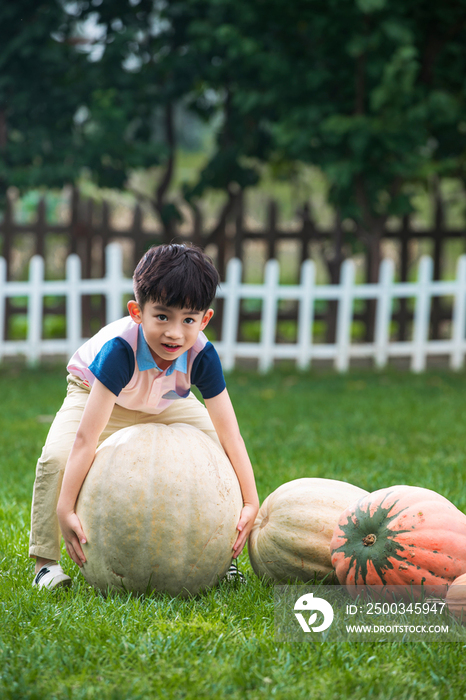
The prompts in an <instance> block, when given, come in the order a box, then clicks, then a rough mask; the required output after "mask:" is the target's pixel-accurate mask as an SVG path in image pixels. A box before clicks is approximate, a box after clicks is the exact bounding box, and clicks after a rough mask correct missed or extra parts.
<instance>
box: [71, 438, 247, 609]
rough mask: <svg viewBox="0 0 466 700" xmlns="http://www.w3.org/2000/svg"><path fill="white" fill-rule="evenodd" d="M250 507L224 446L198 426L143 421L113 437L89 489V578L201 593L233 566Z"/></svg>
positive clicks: (102, 586)
mask: <svg viewBox="0 0 466 700" xmlns="http://www.w3.org/2000/svg"><path fill="white" fill-rule="evenodd" d="M241 506H242V499H241V491H240V487H239V483H238V480H237V477H236V474H235V472H234V470H233V467H232V466H231V463H230V461H229V460H228V458H227V457H226V455H225V453H224V452H223V450H222V449H221V448H220V447H219V446H218V445H217V444H216V443H215V442H214V441H213V440H212V439H211V438H209V437H208V436H207V435H205V434H204V433H202V432H201V431H200V430H197V429H196V428H192V427H190V426H187V425H182V424H177V425H174V426H166V425H155V424H147V425H136V426H132V427H129V428H124V429H123V430H120V431H118V432H117V433H115V434H114V435H112V436H111V437H109V438H107V440H105V441H104V442H103V443H102V445H101V446H100V447H99V448H98V450H97V453H96V457H95V460H94V462H93V464H92V467H91V469H90V471H89V473H88V475H87V477H86V479H85V481H84V484H83V486H82V489H81V492H80V495H79V499H78V503H77V514H78V517H79V518H80V520H81V523H82V526H83V529H84V532H85V533H86V536H87V539H88V544H86V545H84V546H83V550H84V552H85V555H86V558H87V562H86V564H85V565H84V566H83V568H82V572H83V574H84V577H85V579H86V580H87V581H88V582H89V583H90V584H92V585H93V586H95V587H96V588H97V589H99V590H101V591H106V590H107V589H108V588H109V587H110V588H116V589H120V590H128V591H134V592H136V593H146V592H149V591H151V590H156V591H163V592H167V593H169V594H171V595H173V596H176V595H178V594H182V595H183V594H188V593H190V594H196V593H198V592H199V591H201V590H204V589H206V588H209V587H210V586H213V585H214V584H216V583H217V582H218V580H219V579H221V578H222V577H223V576H224V574H225V573H226V571H227V569H228V567H229V565H230V562H231V558H232V546H233V543H234V541H235V539H236V536H237V531H236V525H237V523H238V519H239V516H240V511H241Z"/></svg>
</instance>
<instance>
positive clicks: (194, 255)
mask: <svg viewBox="0 0 466 700" xmlns="http://www.w3.org/2000/svg"><path fill="white" fill-rule="evenodd" d="M219 281H220V280H219V275H218V272H217V270H216V269H215V266H214V264H213V262H212V260H211V259H210V258H209V257H208V256H207V255H206V254H205V253H204V251H203V250H201V248H198V247H197V246H194V245H184V244H178V243H170V244H167V245H159V246H153V247H152V248H149V250H148V251H147V253H146V254H145V255H144V256H143V257H142V258H141V260H140V261H139V263H138V265H137V267H136V269H135V271H134V275H133V287H134V294H135V296H136V301H137V303H138V304H139V305H140V306H141V308H142V307H143V306H144V305H145V303H146V302H148V301H152V302H161V303H163V304H165V305H166V306H174V307H177V308H180V309H181V308H188V309H191V310H192V311H205V310H206V309H208V308H209V306H210V305H211V303H212V301H213V299H214V297H215V293H216V291H217V287H218V285H219Z"/></svg>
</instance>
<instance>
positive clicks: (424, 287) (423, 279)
mask: <svg viewBox="0 0 466 700" xmlns="http://www.w3.org/2000/svg"><path fill="white" fill-rule="evenodd" d="M432 269H433V265H432V258H429V257H427V256H425V255H423V256H422V258H421V260H420V263H419V279H418V293H417V295H416V308H415V309H414V331H413V345H414V348H413V355H412V358H411V369H412V370H413V372H422V371H423V370H425V368H426V342H427V340H428V337H429V318H430V306H431V296H430V295H429V292H430V290H429V285H430V283H431V282H432Z"/></svg>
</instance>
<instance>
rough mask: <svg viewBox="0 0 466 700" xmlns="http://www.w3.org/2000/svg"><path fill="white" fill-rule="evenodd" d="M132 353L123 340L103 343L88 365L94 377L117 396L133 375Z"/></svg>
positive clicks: (117, 339)
mask: <svg viewBox="0 0 466 700" xmlns="http://www.w3.org/2000/svg"><path fill="white" fill-rule="evenodd" d="M134 367H135V362H134V352H133V349H132V347H131V345H130V344H129V343H128V342H127V341H126V340H124V339H123V338H112V339H111V340H109V341H108V342H106V343H105V345H103V346H102V347H101V349H100V350H99V352H98V353H97V355H96V356H95V357H94V359H93V360H92V362H91V364H90V365H89V369H90V370H91V372H92V374H93V375H94V377H97V379H98V380H99V381H100V382H102V384H103V385H104V386H106V387H107V389H110V391H111V392H112V394H115V396H118V395H119V393H120V391H121V390H122V389H123V388H124V387H125V386H126V385H127V384H128V383H129V381H130V379H131V377H132V376H133V374H134Z"/></svg>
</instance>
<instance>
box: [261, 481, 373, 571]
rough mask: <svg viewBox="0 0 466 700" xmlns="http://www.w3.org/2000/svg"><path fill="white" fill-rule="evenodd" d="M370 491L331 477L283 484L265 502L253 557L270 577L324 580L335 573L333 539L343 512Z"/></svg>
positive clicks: (262, 507)
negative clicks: (331, 551) (332, 550)
mask: <svg viewBox="0 0 466 700" xmlns="http://www.w3.org/2000/svg"><path fill="white" fill-rule="evenodd" d="M366 493H367V491H363V489H360V488H358V487H357V486H353V485H352V484H348V483H346V482H344V481H335V480H333V479H317V478H303V479H295V480H294V481H289V482H288V483H286V484H282V486H280V487H279V488H278V489H276V491H274V492H273V493H271V494H270V496H268V497H267V498H266V499H265V501H264V502H263V504H262V506H261V508H260V510H259V513H258V515H257V518H256V521H255V523H254V527H253V529H252V531H251V534H250V536H249V546H248V550H249V558H250V560H251V564H252V568H253V569H254V571H255V573H256V574H257V575H258V576H260V577H263V576H264V577H265V578H267V579H270V580H272V581H277V582H280V581H287V580H296V579H298V580H300V581H312V580H314V579H322V578H324V577H325V576H327V575H328V574H331V572H332V563H331V559H330V540H331V538H332V534H333V531H334V529H335V525H336V523H337V522H338V518H339V517H340V514H341V513H342V511H343V510H344V509H345V508H346V507H347V506H348V505H349V504H350V503H353V502H354V501H355V500H357V499H358V498H361V496H363V495H365V494H366Z"/></svg>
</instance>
